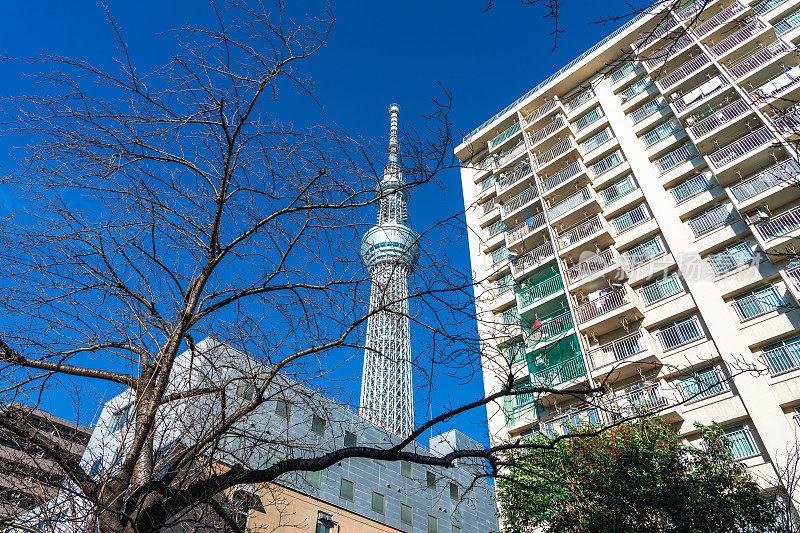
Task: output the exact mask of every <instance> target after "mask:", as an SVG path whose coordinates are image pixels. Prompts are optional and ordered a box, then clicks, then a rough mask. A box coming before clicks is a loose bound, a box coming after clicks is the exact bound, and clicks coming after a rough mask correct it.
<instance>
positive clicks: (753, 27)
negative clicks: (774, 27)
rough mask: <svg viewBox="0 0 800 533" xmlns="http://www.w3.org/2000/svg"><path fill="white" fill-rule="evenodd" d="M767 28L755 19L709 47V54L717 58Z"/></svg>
mask: <svg viewBox="0 0 800 533" xmlns="http://www.w3.org/2000/svg"><path fill="white" fill-rule="evenodd" d="M766 27H767V26H766V25H765V24H764V23H763V22H761V20H760V19H755V20H753V22H751V23H750V24H748V25H746V26H745V27H744V28H742V29H741V30H739V31H737V32H736V33H734V34H732V35H730V36H728V37H726V38H725V39H723V40H721V41H720V42H718V43H717V44H715V45H714V46H712V47H711V53H712V54H714V55H715V56H717V57H719V56H721V55H722V54H724V53H725V52H727V51H728V50H731V49H733V48H735V47H737V46H739V45H740V44H742V43H743V42H745V41H746V40H747V39H749V38H750V37H752V36H753V35H755V34H756V33H758V32H760V31H761V30H763V29H764V28H766Z"/></svg>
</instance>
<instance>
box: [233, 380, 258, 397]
mask: <svg viewBox="0 0 800 533" xmlns="http://www.w3.org/2000/svg"><path fill="white" fill-rule="evenodd" d="M255 393H256V388H255V387H254V386H253V384H252V383H249V382H248V381H247V380H246V379H240V380H239V381H237V382H236V395H237V396H240V397H242V398H244V399H245V400H252V399H253V398H254V397H255Z"/></svg>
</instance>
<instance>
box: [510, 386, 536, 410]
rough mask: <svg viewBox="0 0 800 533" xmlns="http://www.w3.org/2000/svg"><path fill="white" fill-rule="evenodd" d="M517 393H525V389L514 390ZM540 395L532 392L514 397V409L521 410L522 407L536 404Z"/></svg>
mask: <svg viewBox="0 0 800 533" xmlns="http://www.w3.org/2000/svg"><path fill="white" fill-rule="evenodd" d="M514 390H515V391H524V390H525V389H524V388H519V389H514ZM538 395H539V393H538V392H535V391H530V392H522V393H520V394H516V395H514V400H513V405H514V409H519V408H520V407H524V406H526V405H528V404H531V403H534V402H535V401H536V397H537V396H538Z"/></svg>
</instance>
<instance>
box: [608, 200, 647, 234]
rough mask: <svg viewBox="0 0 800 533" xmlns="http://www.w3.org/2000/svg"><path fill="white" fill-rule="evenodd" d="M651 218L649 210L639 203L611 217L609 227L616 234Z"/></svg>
mask: <svg viewBox="0 0 800 533" xmlns="http://www.w3.org/2000/svg"><path fill="white" fill-rule="evenodd" d="M651 218H653V216H652V215H651V214H650V211H649V210H648V209H647V207H645V204H639V205H637V206H636V207H634V208H633V209H631V210H630V211H626V212H624V213H622V214H621V215H619V216H618V217H614V218H612V219H611V221H610V222H611V227H613V228H614V231H616V232H617V235H619V234H621V233H625V232H626V231H628V230H629V229H631V228H634V227H636V226H638V225H639V224H642V223H644V222H646V221H648V220H650V219H651Z"/></svg>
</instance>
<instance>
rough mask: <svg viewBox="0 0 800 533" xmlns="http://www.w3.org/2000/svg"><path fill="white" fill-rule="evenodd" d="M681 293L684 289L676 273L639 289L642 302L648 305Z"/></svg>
mask: <svg viewBox="0 0 800 533" xmlns="http://www.w3.org/2000/svg"><path fill="white" fill-rule="evenodd" d="M680 292H683V287H682V286H681V284H680V282H679V281H678V278H676V277H675V274H674V273H673V274H670V275H669V276H666V277H663V278H658V279H657V280H655V281H652V282H650V283H647V284H645V285H642V288H641V289H639V294H640V295H641V297H642V301H644V303H645V304H646V305H651V304H654V303H656V302H658V301H660V300H663V299H664V298H669V297H670V296H672V295H674V294H678V293H680Z"/></svg>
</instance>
